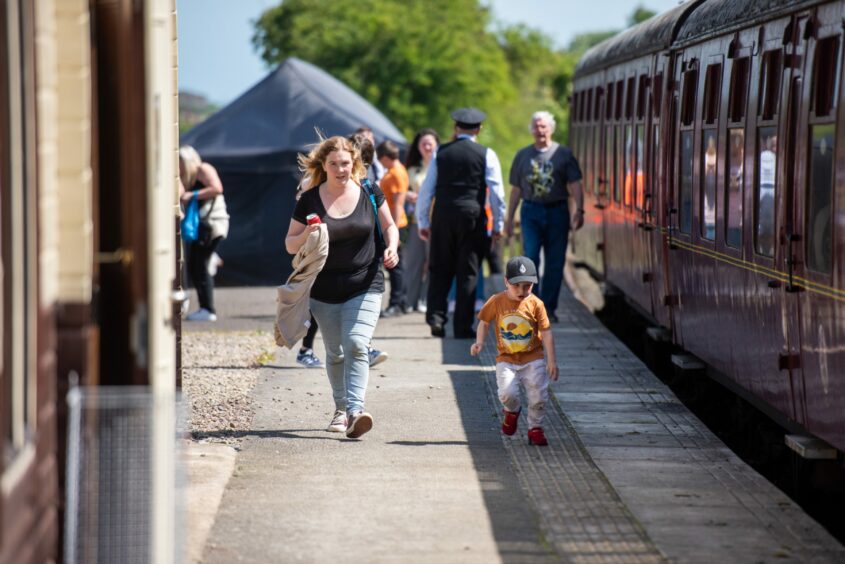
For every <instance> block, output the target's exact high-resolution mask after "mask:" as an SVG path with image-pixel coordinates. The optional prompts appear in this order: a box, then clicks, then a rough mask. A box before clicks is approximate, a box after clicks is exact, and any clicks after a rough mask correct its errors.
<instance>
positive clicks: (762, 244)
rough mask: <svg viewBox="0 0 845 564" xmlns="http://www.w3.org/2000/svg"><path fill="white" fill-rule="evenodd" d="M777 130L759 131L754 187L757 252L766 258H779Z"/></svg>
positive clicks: (766, 129) (766, 128)
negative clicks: (776, 242)
mask: <svg viewBox="0 0 845 564" xmlns="http://www.w3.org/2000/svg"><path fill="white" fill-rule="evenodd" d="M777 155H778V132H777V127H774V126H769V127H760V128H758V130H757V159H756V161H757V175H756V183H755V186H754V190H755V194H754V207H755V210H754V212H755V213H754V221H755V225H754V248H755V250H756V251H757V253H758V254H761V255H763V256H766V257H773V256H774V255H775V201H776V194H775V187H776V186H777Z"/></svg>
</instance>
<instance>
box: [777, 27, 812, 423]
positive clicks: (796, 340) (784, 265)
mask: <svg viewBox="0 0 845 564" xmlns="http://www.w3.org/2000/svg"><path fill="white" fill-rule="evenodd" d="M808 26H810V27H811V26H812V18H810V16H809V14H808V13H801V14H797V15H795V16H794V17H793V18H792V20H791V21H790V22H789V24H788V25H787V26H786V29H785V30H784V34H783V82H782V93H781V100H782V102H781V103H782V104H783V107H784V109H785V112H784V115H785V119H784V123H783V126H782V129H781V130H782V132H783V139H784V146H783V153H782V154H783V155H785V156H786V158H784V159H783V160H782V161H783V168H782V170H781V172H782V175H781V178H782V179H783V181H782V182H781V186H782V190H781V194H782V199H781V202H780V205H779V206H778V210H777V214H778V216H779V217H780V220H781V221H780V228H779V230H778V232H777V236H776V245H777V249H776V251H775V260H776V264H777V268H778V269H779V270H780V271H781V272H782V273H784V274H785V277H786V280H785V284H784V285H783V291H784V294H783V298H782V301H781V312H782V313H781V315H782V319H783V329H784V338H785V340H784V346H783V350H782V352H781V353H780V355H779V356H778V368H779V369H780V371H781V373H782V374H784V375H786V376H787V377H788V379H789V395H790V399H791V404H792V405H791V414H792V417H793V418H794V419H795V420H796V421H798V422H799V423H802V424H803V423H804V421H805V420H806V412H805V403H804V381H803V374H802V370H801V333H800V326H799V319H800V312H799V301H798V300H799V298H798V295H799V294H800V293H801V292H802V291H803V288H802V287H801V286H800V284H799V283H798V280H797V276H798V270H797V269H798V268H799V265H800V264H801V263H802V262H803V259H804V257H803V254H804V253H803V245H802V241H803V239H804V236H803V233H802V225H801V223H802V222H801V219H800V218H801V215H802V214H801V205H802V202H801V201H799V198H800V194H801V192H802V191H801V190H800V187H801V186H804V185H805V179H806V172H807V159H806V155H807V148H808V147H807V139H806V136H805V135H804V134H803V132H804V131H805V130H806V128H807V120H806V115H807V111H808V108H807V101H808V100H807V97H805V96H804V90H805V89H804V86H805V78H804V70H805V67H804V64H805V61H806V55H807V50H806V42H807V38H805V37H804V30H805V29H807V28H808Z"/></svg>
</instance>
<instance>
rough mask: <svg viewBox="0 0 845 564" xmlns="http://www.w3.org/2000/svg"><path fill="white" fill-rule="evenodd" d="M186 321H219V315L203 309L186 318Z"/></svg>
mask: <svg viewBox="0 0 845 564" xmlns="http://www.w3.org/2000/svg"><path fill="white" fill-rule="evenodd" d="M185 321H217V314H215V313H211V312H210V311H208V310H207V309H205V308H201V309H198V310H197V311H195V312H194V313H192V314H191V315H189V316H188V317H186V318H185Z"/></svg>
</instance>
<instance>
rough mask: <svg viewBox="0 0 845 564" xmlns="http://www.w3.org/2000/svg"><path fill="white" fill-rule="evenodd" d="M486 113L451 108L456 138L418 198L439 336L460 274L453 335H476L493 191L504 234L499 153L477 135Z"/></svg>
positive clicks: (498, 227)
mask: <svg viewBox="0 0 845 564" xmlns="http://www.w3.org/2000/svg"><path fill="white" fill-rule="evenodd" d="M485 117H487V116H486V114H485V113H484V112H482V111H481V110H478V109H475V108H461V109H459V110H455V111H454V112H452V119H454V120H455V137H454V140H453V141H451V142H449V143H446V144H444V145H441V146H440V148H439V149H438V150H437V156H436V157H435V158H434V159H433V160H432V161H431V164H430V165H429V169H428V173H427V174H426V177H425V181H423V184H422V186H421V187H420V193H419V197H418V198H417V209H416V215H417V225H418V227H419V234H420V238H421V239H423V240H429V239H430V240H431V250H430V254H429V272H430V278H429V285H428V304H427V305H428V309H427V311H426V322H427V323H428V324H429V326H431V334H432V335H433V336H435V337H445V336H446V329H445V326H446V321H447V319H448V314H447V297H448V294H449V287H450V286H451V285H452V279H453V278H456V279H457V280H456V287H457V293H456V296H455V316H454V319H453V328H454V336H455V337H456V338H458V339H474V338H475V331H473V329H472V325H473V321H474V318H475V309H474V306H475V286H476V282H477V276H478V267H479V257H480V256H482V255H483V254H485V251H486V250H485V249H484V246H485V245H489V244H490V241H491V239H490V238H489V237H487V216H486V212H485V209H484V208H485V204H486V203H487V197H488V193H489V198H490V207H491V209H492V212H493V236H492V240H493V241H495V240H497V239H498V238H499V234H500V233H501V231H502V227H503V225H504V212H505V201H504V200H505V198H504V191H503V189H502V167H501V165H500V164H499V157H497V156H496V153H495V152H494V151H493V150H492V149H489V148H487V147H485V146H483V145H481V144H479V143H478V142H477V141H476V137H477V136H478V132H479V131H480V130H481V122H483V121H484V118H485ZM432 199H434V205H433V206H432ZM432 207H433V209H432V210H431V215H430V220H429V209H430V208H432Z"/></svg>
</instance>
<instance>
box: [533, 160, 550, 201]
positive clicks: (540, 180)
mask: <svg viewBox="0 0 845 564" xmlns="http://www.w3.org/2000/svg"><path fill="white" fill-rule="evenodd" d="M553 174H554V165H553V164H552V162H551V160H547V159H531V172H530V173H529V174H528V183H529V184H530V185H531V194H532V196H533V197H534V198H542V197H543V196H546V195H548V194H549V193H551V191H552V185H553V184H554V177H553Z"/></svg>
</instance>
